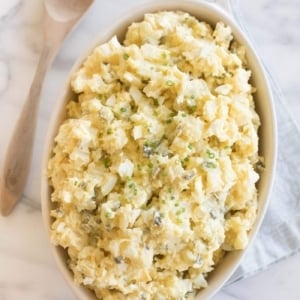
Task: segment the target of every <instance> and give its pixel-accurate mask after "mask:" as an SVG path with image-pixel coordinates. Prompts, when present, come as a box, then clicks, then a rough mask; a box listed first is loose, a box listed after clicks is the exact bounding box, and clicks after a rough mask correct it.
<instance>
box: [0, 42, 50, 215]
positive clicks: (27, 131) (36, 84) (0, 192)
mask: <svg viewBox="0 0 300 300" xmlns="http://www.w3.org/2000/svg"><path fill="white" fill-rule="evenodd" d="M53 51H54V50H53V48H52V47H51V48H50V47H48V46H47V45H46V46H44V48H43V51H42V54H41V56H40V60H39V63H38V66H37V69H36V72H35V75H34V79H33V83H32V85H31V88H30V90H29V94H28V97H27V99H26V101H25V104H24V107H23V110H22V112H21V115H20V118H19V120H18V123H17V124H16V127H15V129H14V132H13V135H12V138H11V140H10V143H9V145H8V148H7V149H6V154H5V157H4V168H3V169H2V174H1V177H0V213H1V215H3V216H7V215H9V213H10V212H11V210H12V209H13V207H14V206H15V204H16V203H17V201H18V199H19V198H20V196H21V194H22V192H23V190H24V187H25V184H26V179H27V176H28V172H29V168H30V162H31V156H32V148H33V142H34V133H35V127H36V123H37V115H38V108H39V99H40V93H41V89H42V83H43V80H44V77H45V75H46V72H47V69H48V66H49V64H50V62H51V59H52V57H53Z"/></svg>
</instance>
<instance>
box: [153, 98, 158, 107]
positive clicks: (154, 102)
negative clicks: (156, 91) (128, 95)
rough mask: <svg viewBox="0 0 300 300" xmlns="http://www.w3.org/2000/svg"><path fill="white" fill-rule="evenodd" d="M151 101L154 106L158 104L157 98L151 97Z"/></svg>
mask: <svg viewBox="0 0 300 300" xmlns="http://www.w3.org/2000/svg"><path fill="white" fill-rule="evenodd" d="M152 101H153V105H154V106H159V102H158V99H156V98H152Z"/></svg>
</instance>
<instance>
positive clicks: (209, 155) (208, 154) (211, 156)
mask: <svg viewBox="0 0 300 300" xmlns="http://www.w3.org/2000/svg"><path fill="white" fill-rule="evenodd" d="M206 154H207V156H208V157H209V158H210V159H213V158H215V154H214V153H213V152H211V151H210V150H209V149H207V150H206Z"/></svg>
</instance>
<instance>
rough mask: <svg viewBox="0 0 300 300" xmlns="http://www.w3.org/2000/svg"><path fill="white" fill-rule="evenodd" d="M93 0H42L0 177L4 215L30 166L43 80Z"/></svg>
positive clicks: (0, 209) (25, 179)
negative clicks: (29, 76) (30, 71)
mask: <svg viewBox="0 0 300 300" xmlns="http://www.w3.org/2000/svg"><path fill="white" fill-rule="evenodd" d="M93 1H94V0H45V2H44V3H45V7H46V10H45V21H44V42H43V50H42V53H41V56H40V59H39V63H38V66H37V69H36V72H35V75H34V79H33V82H32V85H31V88H30V90H29V94H28V97H27V100H26V101H25V104H24V107H23V110H22V112H21V115H20V118H19V120H18V123H17V124H16V127H15V129H14V132H13V135H12V138H11V140H10V143H9V145H8V148H7V150H6V154H5V157H4V168H3V169H2V174H1V177H0V213H1V215H3V216H7V215H9V214H10V212H11V211H12V209H13V207H14V206H15V204H16V203H17V201H18V199H19V198H20V197H21V194H22V192H23V190H24V187H25V184H26V181H27V176H28V172H29V168H30V162H31V156H32V148H33V142H34V132H35V127H36V121H37V114H38V107H39V99H40V93H41V88H42V83H43V80H44V78H45V75H46V72H47V70H48V67H49V65H50V64H51V62H52V61H53V59H54V56H55V54H56V51H57V49H58V47H59V46H60V44H61V43H62V41H63V39H64V37H65V36H66V34H67V33H68V32H69V31H70V30H71V28H72V27H73V26H74V25H75V23H76V22H77V21H78V20H79V19H80V18H81V17H82V16H83V15H84V13H85V12H86V11H87V9H88V8H89V7H90V6H91V4H92V3H93Z"/></svg>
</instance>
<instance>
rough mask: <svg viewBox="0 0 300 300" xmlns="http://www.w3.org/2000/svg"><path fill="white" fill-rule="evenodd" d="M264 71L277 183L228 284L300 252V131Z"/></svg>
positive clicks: (279, 93) (234, 11)
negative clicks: (274, 131)
mask: <svg viewBox="0 0 300 300" xmlns="http://www.w3.org/2000/svg"><path fill="white" fill-rule="evenodd" d="M231 2H232V10H233V13H234V17H235V18H236V20H237V22H238V23H239V25H240V27H241V28H242V30H243V31H244V32H245V33H246V34H247V35H248V37H249V33H248V32H247V31H246V28H245V26H243V23H242V18H240V15H239V10H238V6H236V1H231ZM252 43H253V41H252ZM265 69H266V71H267V74H268V79H269V81H270V85H271V88H272V90H273V96H274V102H275V109H276V113H277V127H278V161H277V169H276V175H275V182H274V187H273V190H272V193H271V199H270V204H269V208H268V211H267V214H266V216H265V219H264V221H263V223H262V226H261V228H260V230H259V232H258V234H257V236H256V238H255V240H254V242H253V243H252V245H251V246H250V249H248V251H247V253H246V255H245V257H244V258H243V260H242V263H241V265H240V266H239V268H238V269H237V270H236V272H235V273H234V274H233V275H232V277H231V278H230V279H229V280H228V282H227V284H230V283H233V282H235V281H237V280H240V279H243V278H246V277H248V276H250V275H253V274H255V273H257V272H258V271H261V270H263V269H266V268H267V267H268V266H270V265H271V264H273V263H275V262H278V261H279V260H282V259H284V258H286V257H289V256H291V255H293V254H295V253H297V252H298V251H299V250H300V130H299V128H298V127H297V125H296V123H295V122H294V120H293V119H292V117H291V115H290V113H289V111H288V107H287V105H286V103H285V100H284V96H283V94H282V93H281V90H280V88H279V86H278V84H276V82H275V81H274V79H273V78H272V76H271V73H270V71H268V68H267V67H266V66H265Z"/></svg>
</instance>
